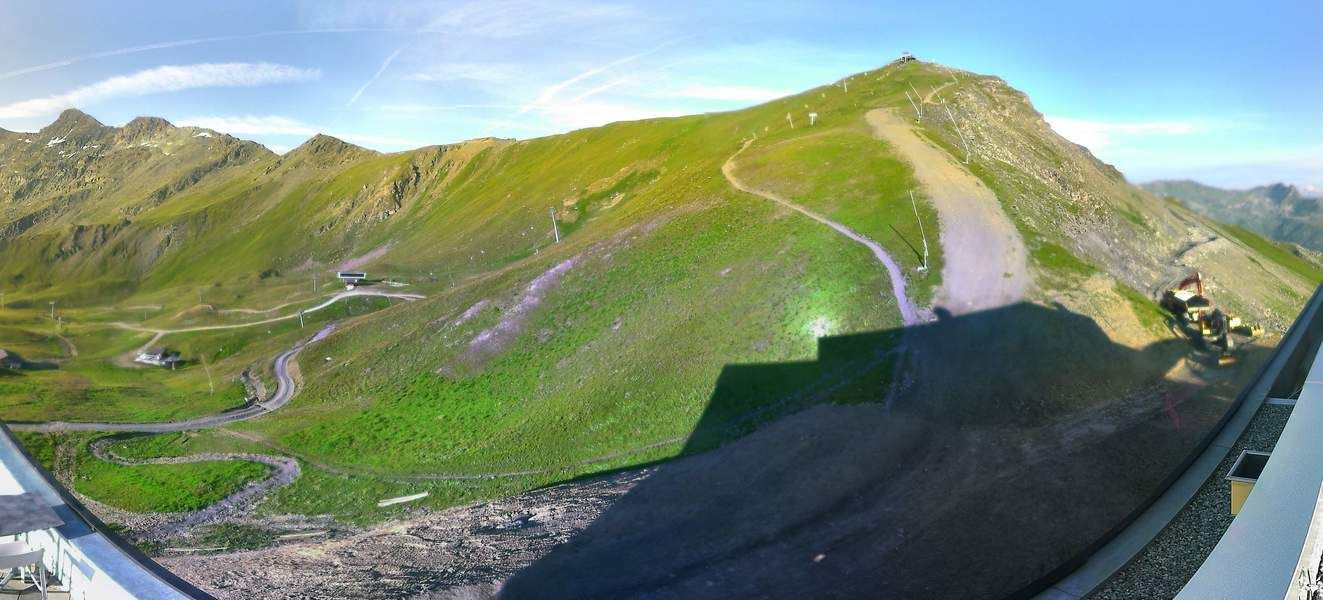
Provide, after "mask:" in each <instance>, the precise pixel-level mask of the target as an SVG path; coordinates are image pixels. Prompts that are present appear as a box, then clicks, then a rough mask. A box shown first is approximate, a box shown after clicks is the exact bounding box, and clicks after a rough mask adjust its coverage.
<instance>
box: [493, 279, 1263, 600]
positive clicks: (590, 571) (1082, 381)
mask: <svg viewBox="0 0 1323 600" xmlns="http://www.w3.org/2000/svg"><path fill="white" fill-rule="evenodd" d="M901 334H902V332H901V331H897V330H891V331H881V332H873V333H865V334H856V335H843V336H835V337H830V338H824V339H821V340H819V357H818V360H816V361H810V362H794V363H784V364H762V365H731V366H728V367H726V368H725V369H724V370H723V371H722V373H721V375H720V377H719V379H718V381H717V384H716V386H715V389H714V392H713V395H712V398H711V401H710V404H709V406H708V408H707V410H706V412H705V413H704V415H703V417H702V418H701V420H700V422H699V423H698V425H697V427H696V428H695V430H694V432H693V434H692V435H691V437H690V439H689V441H688V443H687V445H686V447H685V452H686V453H697V454H695V455H694V456H688V457H686V458H682V459H678V460H675V461H671V462H667V463H663V464H661V465H660V466H658V467H656V470H655V472H653V473H652V474H651V475H650V476H649V477H648V478H647V479H645V480H643V481H642V482H641V483H639V484H637V485H636V486H635V487H634V488H633V489H632V490H630V491H629V492H628V493H626V494H625V495H624V496H623V497H621V498H620V499H618V500H616V501H615V502H614V503H613V505H612V506H610V507H608V508H607V509H606V510H605V511H604V512H603V513H602V514H601V515H600V516H599V517H598V518H597V519H596V521H594V522H593V523H592V524H591V525H590V526H589V527H588V528H586V529H585V530H583V531H582V532H580V533H578V534H577V535H576V536H574V537H573V538H572V539H570V540H569V541H568V542H566V543H563V544H561V545H559V546H557V547H556V548H555V549H554V550H553V551H552V552H551V553H549V554H548V555H547V556H545V557H543V558H541V559H540V560H538V561H536V562H535V563H534V564H532V565H530V566H529V567H527V568H526V569H524V570H523V571H522V572H520V573H517V574H516V575H515V576H514V577H512V578H511V579H510V580H509V581H508V582H507V584H506V585H505V587H504V589H503V591H502V596H504V597H510V598H526V597H556V598H589V597H621V596H660V597H686V598H688V597H710V598H717V597H720V598H727V597H744V596H760V597H764V596H765V597H820V596H846V597H856V596H862V597H896V598H901V597H904V598H910V597H975V598H984V597H998V596H1004V595H1006V594H1010V593H1014V592H1015V591H1016V590H1019V589H1021V588H1022V587H1023V586H1025V585H1028V584H1030V583H1031V582H1032V581H1033V580H1035V579H1037V578H1038V577H1041V576H1043V575H1044V574H1046V573H1048V572H1049V571H1051V570H1052V569H1054V568H1056V567H1057V566H1059V565H1061V564H1062V563H1064V562H1066V561H1068V560H1073V559H1074V558H1075V557H1076V556H1077V555H1078V554H1079V553H1080V552H1082V551H1083V550H1085V549H1086V547H1087V546H1088V545H1089V544H1091V543H1093V542H1094V541H1095V540H1097V539H1098V538H1099V537H1101V536H1103V535H1104V534H1105V533H1106V532H1107V531H1108V529H1110V528H1111V527H1112V526H1114V525H1116V524H1117V523H1119V522H1120V521H1122V520H1123V519H1125V518H1127V516H1128V515H1129V514H1130V512H1131V511H1133V510H1134V509H1135V508H1136V507H1137V506H1139V505H1140V504H1141V503H1143V502H1144V501H1145V499H1146V498H1148V497H1149V496H1150V495H1151V494H1153V493H1154V492H1155V490H1156V489H1158V488H1159V487H1160V485H1161V482H1162V480H1163V479H1164V478H1165V477H1167V475H1168V474H1169V473H1170V472H1171V471H1172V470H1173V469H1175V468H1176V467H1177V465H1178V464H1179V463H1180V462H1181V461H1183V460H1184V459H1185V458H1186V456H1188V455H1189V453H1190V452H1191V450H1192V449H1194V448H1195V447H1196V446H1197V445H1198V443H1199V442H1200V440H1201V439H1202V438H1203V436H1204V435H1205V434H1206V433H1207V432H1208V431H1209V430H1210V429H1211V428H1212V426H1213V425H1214V424H1215V423H1216V422H1217V420H1218V419H1219V418H1220V417H1221V416H1222V415H1223V413H1224V412H1225V411H1226V408H1227V406H1228V405H1229V402H1228V399H1229V398H1233V397H1234V396H1235V393H1236V390H1237V389H1238V388H1239V386H1240V385H1241V384H1242V383H1243V380H1245V379H1246V378H1247V376H1246V375H1245V374H1246V373H1250V372H1252V371H1253V367H1254V366H1255V365H1257V364H1258V363H1259V362H1261V361H1262V360H1263V356H1264V355H1266V351H1265V350H1263V349H1255V348H1246V349H1242V353H1243V354H1242V359H1243V360H1242V361H1241V363H1240V366H1238V367H1236V368H1234V369H1232V370H1217V369H1216V368H1215V367H1213V366H1211V365H1213V364H1215V362H1216V357H1215V356H1214V355H1212V354H1208V353H1204V352H1201V351H1199V350H1197V349H1195V348H1194V347H1193V346H1192V345H1191V344H1189V343H1187V342H1186V341H1184V340H1178V339H1172V340H1164V341H1161V342H1158V343H1154V344H1152V345H1150V346H1148V347H1146V348H1144V349H1142V350H1134V349H1131V348H1127V347H1124V346H1120V345H1117V344H1114V343H1112V342H1111V340H1110V339H1109V338H1108V337H1107V336H1106V335H1105V334H1104V333H1103V331H1102V330H1101V329H1100V328H1099V327H1098V326H1097V325H1096V324H1095V323H1094V321H1093V320H1091V319H1089V318H1087V317H1084V316H1081V315H1078V314H1074V313H1071V312H1069V311H1067V310H1065V309H1064V308H1062V307H1057V308H1048V307H1042V306H1038V305H1033V304H1027V303H1026V304H1017V305H1013V306H1009V307H1005V308H1001V309H997V310H991V311H986V312H980V313H975V314H970V315H964V316H959V317H952V316H950V315H949V314H946V313H944V312H943V313H941V318H940V319H939V320H938V321H935V322H932V323H927V324H924V325H920V326H915V327H911V328H909V329H907V330H905V331H903V335H904V339H905V345H906V347H907V348H909V351H908V352H907V353H906V357H907V358H906V359H905V360H906V363H905V368H904V370H903V371H904V372H905V373H907V374H908V375H907V376H906V377H905V378H903V383H902V388H901V389H902V390H903V391H901V392H899V393H898V394H896V397H895V398H894V401H893V403H892V406H891V407H890V408H888V407H887V406H885V403H884V402H885V400H886V394H887V390H888V389H889V388H890V379H891V375H892V372H893V370H894V369H893V367H894V362H893V361H892V360H889V359H888V357H889V356H893V354H892V353H891V350H892V348H893V347H895V345H896V342H897V341H898V339H900V337H901ZM1182 360H1185V361H1188V362H1187V364H1188V365H1189V368H1190V371H1192V372H1194V373H1197V374H1199V376H1200V377H1204V378H1207V379H1208V381H1210V382H1211V383H1209V384H1207V385H1204V384H1202V383H1201V384H1200V385H1195V384H1192V383H1189V382H1185V381H1174V380H1169V379H1168V378H1167V377H1166V375H1165V374H1167V373H1168V371H1170V370H1171V369H1172V367H1173V366H1175V365H1176V364H1177V363H1178V362H1180V361H1182ZM906 382H907V383H906ZM805 388H807V389H805ZM793 390H800V391H798V392H795V391H793ZM788 392H789V393H788ZM759 407H764V408H761V409H760V408H759ZM766 407H772V408H766ZM805 407H806V408H805ZM796 408H803V410H795V409H796ZM786 414H788V416H783V417H781V418H777V419H775V420H773V421H772V422H770V423H766V424H764V425H762V426H760V427H756V428H755V427H754V424H756V423H758V422H760V421H762V422H766V421H768V420H769V419H771V418H772V417H775V416H777V415H786ZM732 431H733V432H736V433H742V432H745V431H752V433H750V434H748V435H745V436H744V437H741V438H739V439H738V440H736V441H733V442H728V443H725V444H724V445H720V440H722V439H729V438H730V434H731V433H732ZM718 445H720V447H719V448H716V449H715V450H711V449H712V448H714V447H717V446H718ZM704 450H711V451H707V452H700V451H704Z"/></svg>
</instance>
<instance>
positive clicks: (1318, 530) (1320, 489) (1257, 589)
mask: <svg viewBox="0 0 1323 600" xmlns="http://www.w3.org/2000/svg"><path fill="white" fill-rule="evenodd" d="M1307 327H1308V330H1307V331H1306V334H1305V336H1304V339H1303V340H1302V341H1301V342H1300V343H1299V345H1298V347H1296V348H1293V349H1292V352H1291V364H1289V365H1288V367H1287V368H1285V369H1283V370H1282V372H1281V373H1280V375H1279V376H1278V378H1277V380H1276V381H1275V382H1274V383H1273V388H1272V395H1273V396H1274V397H1284V398H1291V397H1297V400H1296V402H1295V409H1294V410H1293V411H1292V412H1291V416H1290V418H1289V419H1288V420H1287V422H1286V427H1285V429H1283V430H1282V435H1281V437H1280V438H1278V440H1277V445H1276V447H1274V448H1273V450H1272V455H1271V457H1270V458H1269V459H1268V463H1267V465H1266V466H1265V467H1264V469H1263V473H1262V474H1260V475H1259V477H1258V480H1257V481H1256V482H1255V484H1254V488H1253V490H1252V491H1251V492H1250V494H1249V496H1248V498H1246V499H1245V504H1244V505H1243V506H1242V507H1241V509H1240V513H1239V514H1237V515H1236V518H1235V519H1234V520H1233V521H1232V522H1231V526H1230V527H1228V528H1227V531H1226V533H1225V534H1223V535H1222V539H1221V540H1220V541H1219V542H1218V544H1217V546H1216V547H1215V548H1213V552H1212V554H1210V555H1209V556H1208V558H1207V560H1205V561H1204V563H1203V565H1201V566H1200V567H1199V570H1198V571H1197V572H1195V574H1194V576H1193V577H1191V578H1190V581H1189V582H1187V583H1186V584H1185V587H1184V588H1183V589H1182V590H1181V593H1180V595H1178V596H1177V598H1180V599H1183V600H1194V599H1198V600H1208V599H1219V598H1227V599H1232V598H1236V599H1239V598H1265V599H1272V598H1283V599H1289V600H1297V599H1305V600H1308V599H1310V598H1312V596H1311V594H1312V592H1313V591H1315V590H1314V589H1312V588H1314V587H1315V585H1314V584H1315V582H1316V580H1317V576H1318V571H1319V562H1320V557H1321V556H1323V437H1320V436H1321V435H1323V353H1320V352H1319V348H1320V344H1323V319H1314V320H1313V322H1311V323H1309V324H1308V325H1307Z"/></svg>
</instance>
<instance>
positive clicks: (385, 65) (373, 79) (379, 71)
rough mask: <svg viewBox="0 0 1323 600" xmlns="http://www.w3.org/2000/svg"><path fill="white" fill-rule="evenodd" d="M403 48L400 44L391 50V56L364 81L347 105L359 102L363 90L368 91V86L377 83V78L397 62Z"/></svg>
mask: <svg viewBox="0 0 1323 600" xmlns="http://www.w3.org/2000/svg"><path fill="white" fill-rule="evenodd" d="M403 50H404V46H400V47H399V48H396V49H395V51H394V52H391V53H390V56H387V57H386V60H384V61H381V66H380V67H377V72H376V73H373V74H372V77H370V78H369V79H368V80H367V81H365V82H363V85H361V86H359V88H358V91H356V92H354V97H352V98H350V99H349V103H347V104H345V106H353V105H354V103H355V102H358V98H359V96H362V95H363V92H366V91H367V89H368V87H371V85H372V84H373V83H376V81H377V79H380V78H381V74H382V73H385V72H386V69H387V68H389V67H390V64H391V63H393V62H395V57H397V56H399V55H400V52H402V51H403Z"/></svg>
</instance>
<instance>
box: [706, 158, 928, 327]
mask: <svg viewBox="0 0 1323 600" xmlns="http://www.w3.org/2000/svg"><path fill="white" fill-rule="evenodd" d="M752 143H753V140H749V141H747V142H744V145H743V146H740V149H739V150H737V151H736V152H735V154H732V155H731V156H730V158H728V159H726V162H725V164H723V165H721V174H722V175H725V176H726V181H729V182H730V185H731V186H732V187H734V188H735V189H737V190H739V191H741V192H744V193H747V194H753V195H755V196H759V197H762V198H766V199H768V200H771V201H772V202H775V203H777V204H780V205H782V206H784V207H786V208H789V209H790V210H793V211H795V212H798V213H800V214H802V215H804V216H806V217H808V218H810V219H813V220H814V221H817V222H819V223H822V224H823V225H826V226H828V227H831V228H832V229H835V230H836V231H837V232H839V233H840V234H841V235H844V236H845V237H848V238H850V239H852V240H854V241H856V242H859V243H860V244H863V245H864V246H865V247H867V248H868V249H869V250H870V251H872V252H873V256H875V257H877V260H878V262H880V263H882V266H883V267H885V268H886V269H887V275H888V277H889V278H890V279H891V293H892V295H894V296H895V297H896V305H897V306H898V307H899V308H900V316H901V319H902V320H903V321H904V322H905V324H906V325H914V324H917V323H921V322H923V319H922V318H921V317H920V316H919V311H918V309H916V308H915V307H914V303H913V302H910V298H909V296H908V295H907V294H906V293H905V275H904V274H903V273H902V272H901V270H900V266H899V265H897V264H896V261H895V260H893V259H892V258H891V255H890V254H887V251H886V250H885V249H883V248H882V245H881V244H878V243H877V242H875V241H873V240H870V239H868V238H866V237H864V236H863V235H860V234H858V233H856V232H855V231H854V230H853V229H850V228H849V227H846V226H845V225H842V224H840V223H837V222H836V221H833V220H831V219H828V218H827V217H824V216H822V215H820V214H818V213H815V212H813V211H811V210H809V209H807V208H804V207H803V206H800V205H798V204H795V203H794V202H791V201H790V200H787V199H786V198H784V197H782V196H780V195H778V194H775V193H772V192H769V191H766V190H759V189H756V188H754V187H752V186H750V185H748V184H746V183H745V182H744V181H743V180H741V179H740V178H739V177H736V176H735V157H737V156H739V155H740V153H741V152H744V149H745V148H748V147H749V144H752Z"/></svg>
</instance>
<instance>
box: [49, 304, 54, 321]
mask: <svg viewBox="0 0 1323 600" xmlns="http://www.w3.org/2000/svg"><path fill="white" fill-rule="evenodd" d="M49 304H50V305H51V320H52V321H54V320H55V301H54V300H51V301H50V303H49Z"/></svg>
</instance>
